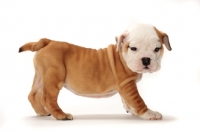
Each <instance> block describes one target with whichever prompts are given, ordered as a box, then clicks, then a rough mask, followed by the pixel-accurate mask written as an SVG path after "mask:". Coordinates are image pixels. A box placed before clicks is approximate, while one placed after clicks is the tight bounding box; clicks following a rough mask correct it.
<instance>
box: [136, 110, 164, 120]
mask: <svg viewBox="0 0 200 132" xmlns="http://www.w3.org/2000/svg"><path fill="white" fill-rule="evenodd" d="M139 117H140V118H142V119H147V120H161V119H162V115H161V114H160V113H158V112H155V111H152V110H147V111H146V112H145V113H144V114H142V115H140V116H139Z"/></svg>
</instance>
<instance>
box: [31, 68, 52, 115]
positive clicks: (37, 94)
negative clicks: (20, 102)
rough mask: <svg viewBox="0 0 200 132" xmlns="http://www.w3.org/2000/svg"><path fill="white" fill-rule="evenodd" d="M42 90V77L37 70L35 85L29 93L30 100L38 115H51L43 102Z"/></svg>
mask: <svg viewBox="0 0 200 132" xmlns="http://www.w3.org/2000/svg"><path fill="white" fill-rule="evenodd" d="M42 92H43V90H42V81H41V77H40V76H39V74H38V73H37V71H35V76H34V80H33V85H32V89H31V92H30V93H29V95H28V100H29V102H30V103H31V105H32V107H33V109H34V110H35V112H36V113H37V114H38V115H41V116H50V114H49V112H48V111H47V110H46V109H45V108H44V106H43V105H42V103H41V97H42Z"/></svg>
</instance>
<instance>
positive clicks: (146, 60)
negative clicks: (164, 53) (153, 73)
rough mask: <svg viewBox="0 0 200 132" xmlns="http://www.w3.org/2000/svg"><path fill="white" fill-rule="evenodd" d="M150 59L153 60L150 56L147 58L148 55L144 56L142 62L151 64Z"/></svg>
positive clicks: (145, 64)
mask: <svg viewBox="0 0 200 132" xmlns="http://www.w3.org/2000/svg"><path fill="white" fill-rule="evenodd" d="M150 61H151V59H150V58H147V57H143V58H142V64H143V65H144V66H148V65H150Z"/></svg>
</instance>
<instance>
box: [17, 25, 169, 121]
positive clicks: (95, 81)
mask: <svg viewBox="0 0 200 132" xmlns="http://www.w3.org/2000/svg"><path fill="white" fill-rule="evenodd" d="M116 40H117V43H116V44H115V45H112V44H111V45H109V46H108V47H107V48H103V49H98V50H96V49H89V48H84V47H80V46H76V45H74V44H70V43H67V42H60V41H54V40H50V39H46V38H43V39H41V40H39V41H38V42H30V43H27V44H25V45H23V46H22V47H20V49H19V52H23V51H27V50H30V51H37V53H36V54H35V57H34V67H35V77H34V80H33V85H32V90H31V92H30V94H29V96H28V99H29V101H30V103H31V105H32V107H33V109H34V110H35V112H36V113H37V114H39V115H41V116H49V115H53V116H54V117H55V118H56V119H58V120H72V119H73V116H72V115H71V114H69V113H65V112H63V110H62V109H61V108H60V107H59V105H58V103H57V99H58V94H59V91H60V90H61V89H62V88H63V87H65V88H66V89H68V90H70V91H71V92H73V93H74V94H76V95H79V96H85V97H94V98H97V97H98V98H103V97H110V96H112V95H114V94H116V93H119V94H120V96H121V99H122V102H123V104H124V108H125V109H126V111H127V112H130V113H131V114H132V115H135V116H138V117H140V118H142V119H149V120H159V119H162V115H161V114H160V113H158V112H155V111H152V110H150V109H149V108H148V107H147V105H146V104H145V102H144V101H143V99H142V98H141V96H140V95H139V93H138V90H137V85H136V82H137V81H138V80H139V79H141V76H142V73H147V72H149V73H152V72H156V71H158V70H159V69H160V63H161V58H162V55H163V52H164V48H163V44H164V45H165V47H166V48H167V49H168V50H169V51H170V50H171V46H170V43H169V38H168V35H167V34H166V33H163V32H161V31H159V30H158V29H157V28H156V27H154V26H152V25H148V24H137V25H135V26H133V27H132V28H131V29H129V30H126V31H125V32H123V33H122V34H121V35H120V36H119V37H117V38H116Z"/></svg>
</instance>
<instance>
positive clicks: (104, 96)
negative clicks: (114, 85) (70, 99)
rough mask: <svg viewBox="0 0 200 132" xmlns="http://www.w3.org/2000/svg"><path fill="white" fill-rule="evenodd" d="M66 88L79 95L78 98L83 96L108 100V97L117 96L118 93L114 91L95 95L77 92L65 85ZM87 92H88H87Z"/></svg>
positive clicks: (93, 93)
mask: <svg viewBox="0 0 200 132" xmlns="http://www.w3.org/2000/svg"><path fill="white" fill-rule="evenodd" d="M64 87H65V88H66V89H67V90H69V91H71V92H72V93H74V94H76V95H78V96H83V97H89V98H107V97H111V96H113V95H115V94H116V93H118V91H117V90H115V89H112V90H110V91H108V92H106V93H95V92H91V93H84V91H83V92H77V91H76V90H75V89H73V88H71V87H70V86H68V85H67V84H64ZM85 91H87V90H85Z"/></svg>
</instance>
